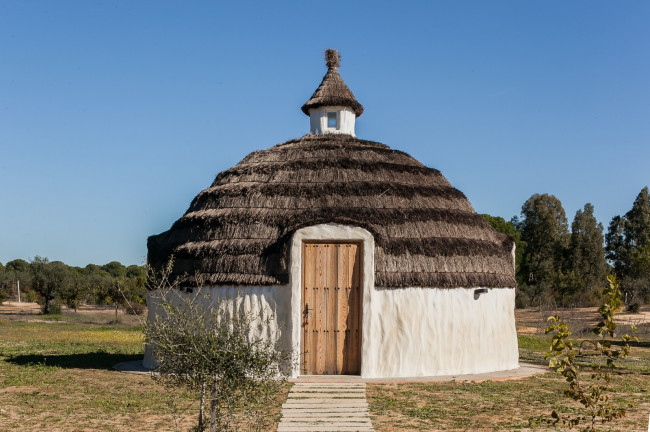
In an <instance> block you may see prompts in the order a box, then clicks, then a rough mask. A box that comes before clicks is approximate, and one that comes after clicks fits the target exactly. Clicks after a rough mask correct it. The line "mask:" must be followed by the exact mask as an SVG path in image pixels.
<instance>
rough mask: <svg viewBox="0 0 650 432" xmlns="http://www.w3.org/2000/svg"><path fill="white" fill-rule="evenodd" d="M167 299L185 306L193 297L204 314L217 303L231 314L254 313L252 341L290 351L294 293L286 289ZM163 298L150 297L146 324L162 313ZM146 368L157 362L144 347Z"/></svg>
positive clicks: (202, 292)
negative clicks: (271, 343) (267, 342)
mask: <svg viewBox="0 0 650 432" xmlns="http://www.w3.org/2000/svg"><path fill="white" fill-rule="evenodd" d="M168 295H169V296H170V298H171V299H172V302H173V304H175V305H180V304H183V300H182V298H183V297H185V298H187V297H193V298H194V299H195V301H196V302H197V303H198V304H200V305H201V306H202V307H204V308H205V310H208V307H209V306H210V305H212V306H214V305H216V304H217V302H220V303H221V304H222V307H226V308H228V309H229V311H230V313H231V314H232V312H233V311H234V310H235V309H236V310H237V311H239V312H245V313H254V314H256V315H259V317H260V318H259V319H258V321H257V323H256V324H257V325H256V326H254V332H253V333H252V334H251V335H250V336H251V338H255V339H258V338H262V339H264V340H269V339H271V340H277V341H278V342H279V344H280V346H282V347H285V348H286V349H290V347H291V346H292V345H291V338H290V331H289V330H288V329H287V326H288V324H289V311H290V310H291V309H290V305H291V292H290V290H289V288H288V287H287V286H286V285H285V286H263V287H222V286H219V287H203V288H201V289H199V290H196V289H195V290H194V292H193V293H192V294H187V293H185V292H181V291H172V292H169V293H168ZM159 304H160V294H159V292H158V291H150V292H148V293H147V307H148V308H149V313H148V315H147V320H148V321H149V322H151V321H152V320H153V319H154V318H155V316H156V314H158V313H159V312H160V309H159V307H158V305H159ZM142 364H143V365H144V367H146V368H148V369H151V368H152V367H154V366H155V364H156V362H155V358H154V357H153V354H152V352H151V349H150V347H149V346H146V347H145V351H144V360H143V361H142Z"/></svg>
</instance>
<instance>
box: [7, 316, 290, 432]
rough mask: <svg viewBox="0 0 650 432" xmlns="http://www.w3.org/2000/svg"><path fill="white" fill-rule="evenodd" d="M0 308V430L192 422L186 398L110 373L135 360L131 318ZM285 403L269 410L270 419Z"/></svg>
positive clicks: (164, 426)
mask: <svg viewBox="0 0 650 432" xmlns="http://www.w3.org/2000/svg"><path fill="white" fill-rule="evenodd" d="M1 308H2V309H0V431H13V430H16V431H27V432H30V431H34V432H36V431H38V432H42V431H102V432H112V431H116V432H117V431H119V432H123V431H174V430H179V431H183V432H185V431H187V430H188V429H189V428H190V427H192V426H194V425H195V422H196V415H197V410H198V403H196V400H195V399H193V398H192V397H190V395H187V394H184V393H182V392H179V391H174V392H169V391H166V390H165V389H164V388H162V387H161V386H159V385H157V384H156V383H154V382H153V380H152V379H151V377H150V376H148V375H134V374H126V373H120V372H116V371H114V370H112V367H113V365H115V364H116V363H119V362H123V361H129V360H140V359H142V357H143V352H144V347H143V337H142V332H141V330H142V327H141V326H140V325H139V323H138V320H137V319H136V317H130V316H125V315H122V314H120V321H122V323H114V322H113V320H114V318H115V316H114V312H113V311H111V310H110V309H107V310H95V309H92V308H89V309H88V310H86V311H81V312H80V313H77V314H75V313H74V312H70V311H64V313H63V314H61V315H54V316H47V317H46V316H42V315H34V314H29V313H21V314H17V313H11V312H13V311H11V310H8V309H7V308H6V307H1ZM107 323H111V324H107ZM285 398H286V394H285V395H279V399H278V403H277V406H275V407H269V411H270V412H271V413H273V414H274V415H275V417H276V418H277V419H279V409H280V404H281V403H282V401H283V400H284V399H285ZM177 426H178V429H176V427H177ZM272 430H275V429H272Z"/></svg>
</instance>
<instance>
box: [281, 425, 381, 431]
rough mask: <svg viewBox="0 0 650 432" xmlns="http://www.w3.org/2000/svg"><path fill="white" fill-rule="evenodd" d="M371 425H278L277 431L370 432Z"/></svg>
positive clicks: (372, 429) (371, 429)
mask: <svg viewBox="0 0 650 432" xmlns="http://www.w3.org/2000/svg"><path fill="white" fill-rule="evenodd" d="M374 430H375V429H374V428H373V427H372V426H334V425H332V426H303V425H300V426H288V425H283V426H278V432H372V431H374Z"/></svg>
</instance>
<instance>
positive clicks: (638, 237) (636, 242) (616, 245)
mask: <svg viewBox="0 0 650 432" xmlns="http://www.w3.org/2000/svg"><path fill="white" fill-rule="evenodd" d="M648 242H650V193H649V191H648V187H647V186H646V187H644V188H643V189H641V192H639V194H638V195H637V197H636V199H635V200H634V204H633V205H632V209H630V211H628V212H627V213H626V214H625V216H623V217H621V216H615V217H614V218H613V219H612V221H611V222H610V224H609V229H608V231H607V236H606V243H607V259H608V260H610V262H611V263H612V265H613V266H614V270H615V272H616V275H617V276H618V277H619V278H626V277H630V276H632V271H633V260H634V256H635V253H636V254H638V253H639V250H638V249H639V248H641V247H644V246H646V245H647V244H648Z"/></svg>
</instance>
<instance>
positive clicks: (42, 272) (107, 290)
mask: <svg viewBox="0 0 650 432" xmlns="http://www.w3.org/2000/svg"><path fill="white" fill-rule="evenodd" d="M145 282H146V270H145V267H144V266H137V265H130V266H128V267H126V266H124V265H122V264H121V263H119V262H117V261H112V262H109V263H108V264H104V265H101V266H100V265H96V264H88V265H87V266H86V267H73V266H68V265H66V264H64V263H63V262H61V261H49V260H48V259H47V258H42V257H39V256H36V257H34V258H33V259H32V260H30V261H29V262H27V261H25V260H22V259H16V260H13V261H9V262H7V263H6V264H4V265H3V264H2V263H0V302H2V300H6V299H16V298H17V296H18V283H20V291H21V297H22V300H23V301H38V302H39V304H40V305H41V308H42V311H43V313H46V314H47V313H58V312H60V311H61V306H62V305H66V306H68V307H69V308H71V309H74V310H75V311H76V309H77V308H78V307H79V306H80V305H82V304H95V305H111V306H113V307H115V311H116V315H117V311H118V309H119V308H120V307H126V308H127V312H129V313H135V314H139V313H142V312H143V311H144V305H145V298H146V289H145Z"/></svg>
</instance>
